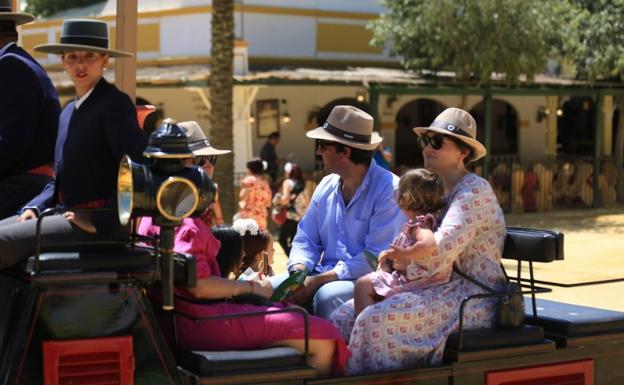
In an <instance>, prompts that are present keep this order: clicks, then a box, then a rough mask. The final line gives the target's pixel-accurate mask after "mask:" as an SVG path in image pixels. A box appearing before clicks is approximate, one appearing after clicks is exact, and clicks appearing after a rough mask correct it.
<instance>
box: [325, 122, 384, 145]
mask: <svg viewBox="0 0 624 385" xmlns="http://www.w3.org/2000/svg"><path fill="white" fill-rule="evenodd" d="M323 128H324V129H325V131H327V132H329V133H330V134H332V135H334V136H338V137H340V138H343V139H347V140H351V141H353V142H358V143H366V144H370V141H371V138H372V135H365V134H354V133H352V132H349V131H345V130H343V129H340V128H338V127H336V126H332V125H331V124H329V123H328V122H325V124H323Z"/></svg>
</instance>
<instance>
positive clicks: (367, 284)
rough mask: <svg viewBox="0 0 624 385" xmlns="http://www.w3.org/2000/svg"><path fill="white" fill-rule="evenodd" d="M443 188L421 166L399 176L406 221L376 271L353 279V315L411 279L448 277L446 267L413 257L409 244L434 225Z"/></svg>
mask: <svg viewBox="0 0 624 385" xmlns="http://www.w3.org/2000/svg"><path fill="white" fill-rule="evenodd" d="M443 194H444V189H443V186H442V182H441V181H440V180H439V178H438V177H437V175H436V174H434V173H433V172H431V171H428V170H426V169H423V168H420V169H415V170H409V171H407V172H406V173H405V174H403V176H402V177H401V180H400V181H399V188H398V190H397V192H396V196H395V199H396V201H397V204H398V205H399V207H400V208H401V210H403V212H404V213H405V215H406V216H407V218H408V221H407V223H406V224H405V225H403V230H402V231H401V232H400V233H399V234H398V235H397V236H396V238H395V239H394V241H393V242H392V245H391V246H390V249H388V250H384V251H382V252H381V254H380V255H379V266H378V267H377V271H375V272H373V273H370V274H368V275H365V276H364V277H361V278H359V279H358V280H357V281H356V283H355V293H354V295H355V315H356V317H357V315H358V314H360V312H361V311H362V310H364V308H366V307H367V306H369V305H372V304H374V303H376V302H379V301H381V300H382V299H384V298H386V297H389V296H391V295H393V294H396V293H399V292H401V291H405V290H408V289H409V288H410V287H411V286H412V285H411V284H412V282H415V281H416V280H418V282H419V286H421V285H420V284H422V283H425V282H426V283H427V284H431V283H443V282H447V281H448V280H449V279H450V276H451V273H452V266H449V267H448V269H447V268H446V267H444V268H443V269H442V270H441V269H440V266H430V264H429V263H428V261H427V260H422V259H418V260H417V259H415V258H414V257H413V256H412V255H411V253H410V251H411V250H410V246H412V245H413V244H414V243H416V242H417V241H419V240H420V237H421V236H422V234H423V232H424V231H432V230H433V229H434V227H435V226H436V220H435V216H434V215H435V213H436V212H437V211H438V210H440V209H441V208H442V207H443V206H444V202H443Z"/></svg>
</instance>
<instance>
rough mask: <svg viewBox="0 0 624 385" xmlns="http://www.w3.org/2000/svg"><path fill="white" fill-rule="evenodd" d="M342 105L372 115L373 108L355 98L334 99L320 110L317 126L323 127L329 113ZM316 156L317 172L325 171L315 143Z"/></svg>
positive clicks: (317, 116) (315, 166)
mask: <svg viewBox="0 0 624 385" xmlns="http://www.w3.org/2000/svg"><path fill="white" fill-rule="evenodd" d="M341 105H347V106H353V107H357V108H359V109H360V110H362V111H364V112H367V113H369V114H370V112H371V108H370V104H368V103H364V102H359V101H358V100H357V99H355V98H339V99H334V100H332V101H331V102H329V103H327V104H326V105H324V106H323V107H321V108H320V109H319V110H318V113H317V115H316V124H317V126H322V125H323V124H324V123H325V121H326V120H327V117H328V116H329V113H330V112H331V110H332V109H333V108H334V107H336V106H341ZM313 151H314V154H315V155H314V156H315V165H314V168H315V170H322V169H323V159H322V158H321V157H320V156H318V155H316V141H314V150H313Z"/></svg>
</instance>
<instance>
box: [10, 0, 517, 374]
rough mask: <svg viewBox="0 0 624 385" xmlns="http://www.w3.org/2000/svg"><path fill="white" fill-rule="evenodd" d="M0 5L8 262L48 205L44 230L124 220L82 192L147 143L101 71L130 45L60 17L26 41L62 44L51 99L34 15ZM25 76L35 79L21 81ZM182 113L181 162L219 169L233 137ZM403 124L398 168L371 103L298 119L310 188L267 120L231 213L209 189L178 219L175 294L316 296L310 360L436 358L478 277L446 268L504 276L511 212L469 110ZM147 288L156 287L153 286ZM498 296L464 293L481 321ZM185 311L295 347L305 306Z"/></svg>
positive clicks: (352, 364) (228, 303)
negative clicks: (317, 175) (202, 209)
mask: <svg viewBox="0 0 624 385" xmlns="http://www.w3.org/2000/svg"><path fill="white" fill-rule="evenodd" d="M5 8H6V7H4V8H3V7H0V16H3V17H2V18H0V69H1V70H0V79H2V80H0V81H2V82H3V83H2V88H3V89H6V88H5V87H9V86H7V85H10V84H13V83H11V82H16V84H20V86H15V87H11V89H12V90H14V91H15V92H14V94H11V95H10V96H7V93H3V94H2V98H5V99H7V98H8V99H11V100H10V101H9V100H3V102H2V103H0V106H2V108H4V109H6V111H5V110H3V111H2V112H3V113H2V114H0V146H2V147H3V148H5V147H6V148H10V149H11V150H13V151H8V150H7V151H4V150H3V151H1V153H2V156H7V157H9V155H10V157H11V159H8V158H7V160H5V162H3V165H4V166H6V168H7V170H6V171H3V172H4V173H3V174H2V175H1V176H0V196H1V197H7V196H13V195H16V193H15V192H14V191H16V190H15V189H16V188H17V187H16V186H17V185H18V184H22V185H23V189H22V190H21V191H22V192H21V193H20V194H19V196H20V197H23V198H24V199H23V201H20V202H17V201H16V202H11V205H12V206H11V207H3V210H5V211H2V212H3V213H4V214H5V218H6V219H3V220H2V221H0V248H2V250H3V252H2V254H0V267H3V268H4V267H10V266H13V265H15V264H17V263H19V262H20V261H22V260H24V259H25V258H27V257H28V256H30V255H31V254H33V253H34V251H35V250H34V248H35V242H34V238H35V226H36V218H37V217H38V216H39V215H41V213H42V212H43V210H45V209H47V208H51V207H57V208H60V209H61V211H60V212H59V213H58V214H56V215H53V216H52V217H51V218H50V219H48V220H46V221H44V222H43V223H44V225H43V227H42V233H43V236H44V237H45V238H46V239H48V238H50V239H54V238H57V239H60V238H62V239H64V240H67V239H79V240H85V239H97V238H99V237H102V236H110V235H111V234H127V232H128V229H127V228H125V227H123V226H121V224H120V223H119V221H118V219H117V216H116V215H114V214H113V213H111V212H103V213H98V214H96V213H93V214H92V215H91V214H87V213H85V212H83V211H77V209H80V208H104V207H114V206H115V205H116V202H115V199H116V198H115V196H116V194H115V193H116V179H117V168H118V165H119V162H120V160H121V158H122V156H123V155H124V154H129V155H130V156H131V157H132V159H133V160H138V161H140V160H141V159H142V156H143V155H142V154H143V150H144V149H145V146H146V140H145V136H144V134H143V133H142V132H141V129H140V127H139V125H138V122H137V117H136V111H135V107H134V105H133V103H132V101H131V100H130V98H129V97H128V96H127V95H126V94H124V93H122V92H121V91H119V90H118V89H117V88H116V87H115V86H113V85H111V84H109V83H107V82H106V80H105V79H104V78H103V76H102V75H103V71H104V69H105V68H106V66H107V64H108V61H109V58H110V57H117V58H123V57H126V56H129V54H128V53H126V52H122V51H117V50H113V49H110V48H109V44H108V28H107V25H106V23H105V22H102V21H97V20H84V19H82V20H66V21H65V22H64V23H63V27H62V32H61V38H60V42H59V43H58V44H44V45H40V46H37V47H36V48H35V50H36V51H40V52H45V53H51V54H58V55H60V56H61V62H62V65H63V68H64V69H65V71H66V72H67V73H68V75H69V78H70V79H71V81H72V83H73V85H74V89H75V92H76V97H75V99H74V100H73V101H72V102H70V103H69V104H68V105H67V106H66V107H65V108H64V109H63V110H62V112H61V111H60V107H59V103H58V97H57V95H56V93H55V91H54V88H53V87H52V85H51V82H50V80H49V78H48V77H47V75H46V74H45V71H43V69H42V68H41V67H40V66H39V65H38V64H37V63H36V62H35V60H34V59H33V58H32V57H30V56H29V55H28V54H27V53H25V52H24V51H23V50H21V49H20V48H19V47H17V46H16V44H15V41H16V40H17V33H16V32H15V26H16V25H18V24H20V23H23V22H27V21H29V20H32V18H31V17H28V16H24V15H25V14H21V13H16V12H9V11H7V10H6V9H5ZM7 73H10V74H11V76H9V79H5V78H4V77H5V76H6V74H7ZM27 81H29V82H30V83H29V84H31V86H29V87H23V86H21V85H22V84H25V83H26V82H27ZM22 94H23V95H22ZM21 97H23V98H24V99H18V98H21ZM7 106H8V107H7ZM12 106H13V107H12ZM16 106H17V107H19V108H17V107H16ZM179 126H180V127H181V128H182V129H183V130H184V132H185V133H186V135H187V137H188V141H189V145H190V148H191V149H192V151H193V155H192V157H189V158H186V159H181V160H180V162H182V163H183V164H184V165H186V166H200V167H203V168H204V170H205V171H206V172H207V173H208V174H209V175H212V172H213V171H214V167H215V166H216V161H217V159H218V157H219V156H225V155H227V154H228V153H229V152H230V151H229V150H218V149H215V148H214V147H212V146H211V145H210V143H209V141H208V139H207V138H206V136H205V134H204V131H203V130H202V129H201V127H200V126H199V125H198V124H197V123H196V122H183V123H180V124H179ZM414 131H415V135H417V137H418V142H419V144H420V147H421V148H420V150H422V153H423V157H424V166H425V169H417V170H413V171H409V172H406V173H405V174H404V175H402V176H401V177H400V178H399V177H398V176H397V175H394V174H393V173H392V172H390V171H389V170H388V169H387V167H384V166H387V164H386V165H383V164H381V165H380V164H378V162H377V161H376V160H374V159H375V158H376V159H378V160H379V162H381V160H382V159H384V160H386V163H387V154H385V155H384V150H383V149H382V148H381V147H380V146H381V143H382V139H381V137H380V136H379V135H378V134H377V133H376V132H374V131H373V118H372V117H371V116H370V115H369V114H367V113H366V112H364V111H362V110H360V109H358V108H356V107H353V106H343V105H340V106H336V107H334V108H333V110H332V111H331V113H330V114H329V116H328V118H327V120H326V122H325V123H324V124H323V125H322V126H320V127H318V128H316V129H314V130H311V131H309V132H307V134H306V135H307V137H309V138H310V139H313V140H315V141H316V153H317V155H319V156H320V157H321V158H322V160H323V164H324V167H325V171H326V172H327V176H326V177H324V178H323V179H322V181H321V182H320V183H319V184H318V186H317V187H316V189H315V190H314V192H313V194H311V196H310V195H309V194H308V193H307V190H306V181H305V179H304V177H303V173H302V170H301V168H300V167H299V166H298V165H297V164H295V163H285V164H284V165H283V166H282V165H281V163H280V159H279V158H277V156H276V153H275V145H276V144H277V142H278V141H279V135H272V136H271V137H270V138H269V141H268V142H267V144H266V145H265V147H266V148H263V151H262V156H263V157H264V158H266V159H265V160H264V161H263V159H261V158H254V159H251V160H250V161H249V162H248V163H247V169H248V172H247V175H246V176H245V178H244V179H243V180H242V182H241V189H240V195H239V207H240V210H239V211H238V213H237V214H236V216H235V218H234V219H233V221H232V222H231V223H228V222H229V221H228V220H226V219H224V218H223V214H222V213H221V210H220V209H219V207H218V201H216V202H214V203H213V204H212V205H211V206H210V208H209V209H208V211H207V213H205V214H204V215H202V216H200V217H195V218H187V219H184V220H183V222H182V224H181V225H179V226H178V227H177V228H176V230H175V240H174V249H175V251H177V252H184V253H190V254H193V255H194V256H195V258H196V262H197V269H196V274H197V284H196V286H195V287H192V288H183V287H178V288H176V296H175V306H176V309H178V310H179V311H180V312H183V313H186V314H187V315H189V316H190V318H192V317H199V318H201V317H207V316H212V315H223V314H230V313H242V312H256V311H269V312H270V311H272V310H279V309H283V308H285V307H288V306H296V305H299V306H303V307H305V308H306V309H308V310H309V311H310V312H311V313H312V315H311V316H310V333H309V336H310V345H309V352H310V358H309V362H310V364H311V365H312V366H313V367H315V368H316V370H317V372H318V374H319V375H320V376H326V375H340V374H344V373H348V374H360V373H366V372H371V371H373V372H376V371H383V370H389V369H397V368H408V367H415V366H427V365H437V364H440V363H441V360H442V352H443V350H444V344H445V341H446V338H447V337H448V336H449V335H450V334H451V333H452V332H454V331H456V330H457V328H458V324H459V319H458V316H459V307H460V303H461V301H462V299H463V298H465V297H466V296H470V295H473V294H477V293H480V292H482V290H483V289H481V288H480V287H479V286H477V285H475V284H474V283H472V282H471V281H469V280H467V279H465V278H463V277H462V276H461V275H459V274H456V273H455V272H454V269H456V270H459V271H461V272H462V273H463V274H464V275H467V276H470V277H472V278H473V279H474V280H477V281H481V282H484V283H485V284H486V285H487V286H490V287H495V288H496V289H498V290H502V289H503V287H504V285H505V280H506V278H505V275H504V273H503V271H502V268H501V265H500V259H501V254H502V249H503V241H504V239H505V231H506V230H505V221H504V217H503V214H502V210H501V209H500V207H499V205H498V202H497V199H496V195H495V193H494V191H493V189H492V188H491V187H490V184H489V183H488V181H486V180H484V179H482V178H480V177H479V176H477V175H476V174H474V173H471V172H469V171H468V168H467V165H468V164H469V163H470V162H473V161H475V160H477V159H479V158H482V157H483V156H485V154H486V149H485V147H484V146H483V145H482V144H481V143H480V142H479V141H478V140H477V139H476V138H477V127H476V123H475V120H474V119H473V117H472V116H471V115H470V114H469V113H467V112H466V111H464V110H461V109H458V108H448V109H446V110H445V111H443V112H442V113H441V114H440V115H439V116H438V117H436V119H435V120H434V121H433V122H432V123H431V124H430V125H429V126H427V127H416V128H414ZM33 138H36V139H33ZM12 140H15V142H12ZM418 150H419V149H414V151H418ZM376 151H377V152H378V155H377V156H375V152H376ZM32 154H37V155H40V157H33V156H32ZM379 156H381V158H379ZM265 163H266V164H265ZM9 165H10V166H11V167H10V170H8V168H9ZM280 167H281V169H282V170H283V171H284V178H283V180H281V182H280V180H279V179H278V177H279V174H280ZM267 172H268V174H267ZM22 181H24V183H22ZM26 198H27V199H26ZM8 202H9V200H8V199H3V200H2V201H1V202H0V203H1V204H5V203H6V204H8ZM272 205H273V206H277V207H279V208H283V209H284V210H283V211H285V219H284V220H283V222H282V223H281V227H280V233H279V239H278V240H279V244H280V245H281V247H282V248H283V249H284V250H285V251H286V253H287V255H288V262H287V266H286V270H287V272H286V273H282V274H276V275H274V274H273V266H272V265H274V263H275V262H274V260H273V253H274V249H273V238H272V235H271V233H270V232H269V231H268V230H269V207H271V206H272ZM213 225H214V226H213ZM138 231H139V233H140V234H142V235H145V236H156V235H158V233H159V228H158V226H156V225H155V224H154V223H153V221H152V219H151V218H142V219H141V221H140V225H139V228H138ZM292 274H298V275H301V274H303V275H305V276H306V278H305V280H304V281H303V282H302V285H301V287H300V288H299V290H297V291H295V292H294V293H292V295H291V296H290V297H288V298H287V299H286V300H284V301H281V302H275V301H272V300H271V297H272V295H273V292H274V290H275V289H276V288H277V287H278V286H279V285H280V283H281V282H283V281H284V280H286V279H287V278H288V277H289V276H290V275H292ZM158 294H159V293H158V292H157V291H150V293H149V295H150V296H151V297H152V298H153V299H154V300H156V301H157V300H158ZM494 312H495V310H494V304H493V303H492V300H486V299H481V300H475V301H472V302H470V304H469V305H468V306H467V309H466V311H465V314H466V315H467V316H466V318H465V320H464V325H465V327H468V328H470V327H487V326H490V325H492V321H493V318H494ZM190 318H187V317H177V321H176V322H177V325H176V329H177V346H178V347H181V348H186V349H193V350H232V349H255V348H262V347H268V346H290V347H293V348H295V349H298V350H300V351H303V350H304V335H305V333H304V321H303V319H302V317H301V316H299V315H296V314H294V313H271V314H267V315H264V316H252V317H251V318H236V319H233V320H227V321H226V320H213V321H206V322H199V323H198V322H195V321H193V320H192V319H190ZM163 330H164V331H166V328H165V327H163Z"/></svg>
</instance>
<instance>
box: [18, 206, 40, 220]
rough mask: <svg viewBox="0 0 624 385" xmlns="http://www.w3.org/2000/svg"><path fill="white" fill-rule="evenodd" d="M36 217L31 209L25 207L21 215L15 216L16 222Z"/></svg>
mask: <svg viewBox="0 0 624 385" xmlns="http://www.w3.org/2000/svg"><path fill="white" fill-rule="evenodd" d="M35 218H37V214H35V212H34V211H33V210H31V209H26V210H24V211H23V212H22V215H20V216H19V217H17V222H18V223H22V222H24V221H27V220H30V219H35Z"/></svg>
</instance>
